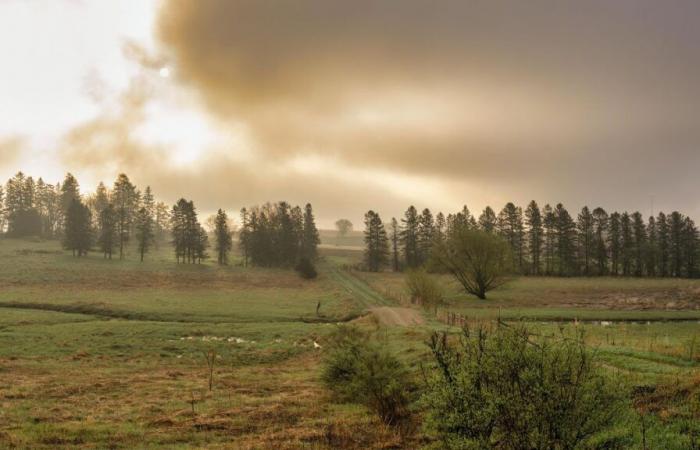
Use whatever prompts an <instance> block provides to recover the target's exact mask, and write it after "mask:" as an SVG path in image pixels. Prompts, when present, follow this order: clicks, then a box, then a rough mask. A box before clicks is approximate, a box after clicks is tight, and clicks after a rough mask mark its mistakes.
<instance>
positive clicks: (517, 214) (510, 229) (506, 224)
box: [496, 203, 524, 272]
mask: <svg viewBox="0 0 700 450" xmlns="http://www.w3.org/2000/svg"><path fill="white" fill-rule="evenodd" d="M496 229H497V231H498V233H499V234H500V235H501V236H503V238H504V239H505V240H506V241H507V242H508V244H509V245H510V248H511V252H512V257H513V267H514V268H515V269H517V270H520V271H521V272H522V269H523V264H524V248H523V241H524V227H523V211H522V209H521V208H518V207H516V206H515V205H514V204H513V203H507V204H506V206H504V207H503V209H502V210H501V212H500V213H499V214H498V218H497V221H496Z"/></svg>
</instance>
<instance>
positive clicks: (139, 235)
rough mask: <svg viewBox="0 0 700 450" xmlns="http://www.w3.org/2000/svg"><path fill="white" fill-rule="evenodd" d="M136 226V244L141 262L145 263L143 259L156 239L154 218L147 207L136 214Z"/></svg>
mask: <svg viewBox="0 0 700 450" xmlns="http://www.w3.org/2000/svg"><path fill="white" fill-rule="evenodd" d="M135 225H136V226H135V232H136V243H137V245H138V251H139V255H140V257H141V262H143V257H144V255H145V254H146V253H148V251H149V250H150V249H151V245H152V244H153V239H154V237H155V235H154V232H153V228H154V227H153V217H152V216H151V214H150V213H149V212H148V210H147V209H146V208H145V207H142V208H141V209H139V210H138V212H137V213H136V223H135Z"/></svg>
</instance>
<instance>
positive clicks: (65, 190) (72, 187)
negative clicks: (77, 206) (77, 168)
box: [60, 173, 80, 225]
mask: <svg viewBox="0 0 700 450" xmlns="http://www.w3.org/2000/svg"><path fill="white" fill-rule="evenodd" d="M79 199H80V186H79V185H78V180H76V179H75V177H74V176H73V175H72V174H71V173H67V174H66V177H65V178H64V179H63V184H62V185H61V198H60V203H61V209H60V214H61V219H63V218H65V216H66V213H67V211H68V208H69V207H70V205H71V204H72V203H73V200H79ZM61 225H63V222H61Z"/></svg>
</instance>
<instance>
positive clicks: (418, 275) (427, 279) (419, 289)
mask: <svg viewBox="0 0 700 450" xmlns="http://www.w3.org/2000/svg"><path fill="white" fill-rule="evenodd" d="M406 288H407V289H408V295H409V296H410V297H411V302H412V303H418V304H420V305H423V306H425V307H426V308H427V307H437V306H438V305H440V304H442V303H443V300H444V293H443V290H442V286H440V284H439V283H438V282H437V281H436V280H435V278H434V277H432V276H431V275H430V274H428V272H426V271H425V270H422V269H418V270H409V271H408V272H406Z"/></svg>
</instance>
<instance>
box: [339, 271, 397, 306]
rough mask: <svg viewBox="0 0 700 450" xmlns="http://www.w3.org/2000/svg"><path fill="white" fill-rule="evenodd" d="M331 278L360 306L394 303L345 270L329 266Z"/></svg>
mask: <svg viewBox="0 0 700 450" xmlns="http://www.w3.org/2000/svg"><path fill="white" fill-rule="evenodd" d="M328 269H329V272H330V276H331V278H333V280H335V281H336V282H337V283H338V284H339V285H340V286H342V287H343V288H344V289H345V290H347V291H348V292H349V293H350V294H352V296H353V297H355V299H356V300H357V302H358V303H359V305H360V306H361V307H362V308H367V309H369V308H372V307H374V306H393V305H394V303H393V302H392V301H390V300H388V299H386V298H384V296H382V295H381V294H379V293H378V292H377V291H375V290H374V289H372V287H370V286H369V285H368V284H367V283H365V282H364V281H362V280H360V279H359V278H357V277H356V276H354V275H352V273H351V272H349V271H347V270H342V269H339V268H338V267H335V266H329V268H328Z"/></svg>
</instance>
